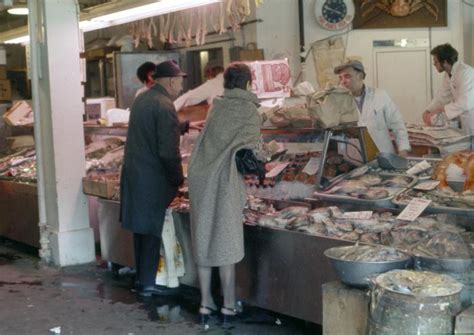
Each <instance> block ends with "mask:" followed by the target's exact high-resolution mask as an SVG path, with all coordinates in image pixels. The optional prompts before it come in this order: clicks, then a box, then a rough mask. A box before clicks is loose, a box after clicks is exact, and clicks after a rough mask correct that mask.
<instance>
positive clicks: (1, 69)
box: [0, 65, 7, 79]
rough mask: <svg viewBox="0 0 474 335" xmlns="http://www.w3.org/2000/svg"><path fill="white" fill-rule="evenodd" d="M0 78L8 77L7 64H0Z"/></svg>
mask: <svg viewBox="0 0 474 335" xmlns="http://www.w3.org/2000/svg"><path fill="white" fill-rule="evenodd" d="M0 79H7V66H6V65H0Z"/></svg>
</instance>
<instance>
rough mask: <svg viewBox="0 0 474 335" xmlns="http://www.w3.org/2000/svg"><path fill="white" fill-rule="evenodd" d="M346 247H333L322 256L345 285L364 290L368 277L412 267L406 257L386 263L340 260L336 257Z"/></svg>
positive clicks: (410, 259)
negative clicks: (327, 260)
mask: <svg viewBox="0 0 474 335" xmlns="http://www.w3.org/2000/svg"><path fill="white" fill-rule="evenodd" d="M350 248H353V246H348V247H334V248H331V249H327V250H326V251H325V252H324V255H325V256H326V257H328V258H329V259H330V261H331V264H332V265H333V267H334V269H335V270H336V274H337V276H338V277H339V279H340V280H341V281H342V282H343V283H344V284H346V285H349V286H355V287H360V288H366V287H368V286H369V277H371V276H373V275H376V274H380V273H384V272H387V271H390V270H395V269H408V268H409V267H411V265H412V258H411V256H410V255H408V254H407V255H406V258H403V259H400V260H396V261H386V262H360V261H349V260H343V259H340V258H339V257H338V256H339V255H340V254H341V251H343V250H344V249H350Z"/></svg>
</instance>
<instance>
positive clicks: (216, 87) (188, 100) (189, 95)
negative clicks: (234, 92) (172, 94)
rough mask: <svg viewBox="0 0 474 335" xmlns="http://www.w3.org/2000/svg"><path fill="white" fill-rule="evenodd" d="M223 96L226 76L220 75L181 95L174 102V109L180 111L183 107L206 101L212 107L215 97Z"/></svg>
mask: <svg viewBox="0 0 474 335" xmlns="http://www.w3.org/2000/svg"><path fill="white" fill-rule="evenodd" d="M222 94H224V74H223V73H219V74H218V75H217V76H216V77H214V78H212V79H209V80H208V81H206V82H205V83H204V84H202V85H201V86H198V87H196V88H195V89H193V90H189V91H188V92H186V93H184V94H183V95H181V96H180V97H179V98H178V99H176V100H175V101H174V108H175V109H176V110H177V111H179V110H181V108H183V107H187V106H193V105H197V104H199V103H200V102H202V101H204V100H207V104H208V105H210V104H211V103H212V100H214V98H215V97H217V96H219V95H222Z"/></svg>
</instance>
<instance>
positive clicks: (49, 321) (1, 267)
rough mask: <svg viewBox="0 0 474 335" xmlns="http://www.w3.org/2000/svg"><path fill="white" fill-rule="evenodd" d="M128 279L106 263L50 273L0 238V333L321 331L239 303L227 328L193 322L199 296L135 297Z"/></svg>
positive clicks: (191, 291)
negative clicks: (240, 308) (236, 317)
mask: <svg viewBox="0 0 474 335" xmlns="http://www.w3.org/2000/svg"><path fill="white" fill-rule="evenodd" d="M132 282H133V276H132V274H131V273H127V272H123V273H122V274H121V275H114V273H112V271H110V270H109V268H108V267H107V264H105V263H104V262H101V261H100V260H98V261H97V262H96V264H88V265H80V266H71V267H67V268H62V269H57V268H53V267H47V266H43V265H41V263H40V262H39V259H38V258H37V257H36V255H35V251H34V250H31V249H28V250H25V249H24V248H23V246H21V245H18V244H16V243H13V242H11V241H8V240H2V239H0V334H55V333H56V334H88V335H90V334H125V335H135V334H137V335H138V334H259V335H261V334H315V335H318V334H321V329H320V327H319V326H318V325H315V324H311V323H307V322H304V321H302V320H297V319H293V318H289V317H285V316H283V315H279V314H276V313H272V312H270V311H266V310H262V309H259V308H256V307H252V306H249V305H246V304H244V312H243V314H242V317H241V318H240V319H239V320H237V321H236V322H234V323H233V324H232V325H231V326H232V328H231V329H223V328H222V324H221V321H220V320H219V318H213V319H211V320H210V322H209V324H208V326H209V328H206V329H205V328H204V327H203V326H202V325H201V324H200V323H199V322H197V321H198V317H197V311H198V307H199V291H198V290H196V289H195V288H191V287H186V286H185V287H181V289H180V294H179V295H177V296H175V297H166V298H165V297H158V298H152V299H146V300H143V299H137V297H136V295H135V293H133V292H132V291H131V289H130V288H131V283H132Z"/></svg>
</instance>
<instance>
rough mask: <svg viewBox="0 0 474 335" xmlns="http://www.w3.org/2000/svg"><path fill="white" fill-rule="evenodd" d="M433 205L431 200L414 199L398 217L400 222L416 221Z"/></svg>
mask: <svg viewBox="0 0 474 335" xmlns="http://www.w3.org/2000/svg"><path fill="white" fill-rule="evenodd" d="M430 203H431V200H429V199H423V198H413V199H411V201H410V202H409V203H408V205H407V206H406V207H405V209H404V210H403V211H402V212H401V213H400V214H399V215H398V216H397V219H399V220H405V221H414V220H415V219H416V218H417V217H419V216H420V214H421V213H423V211H424V210H425V209H426V207H428V206H429V205H430Z"/></svg>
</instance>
